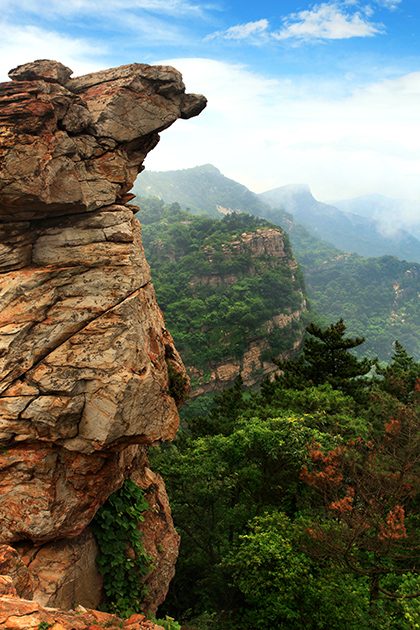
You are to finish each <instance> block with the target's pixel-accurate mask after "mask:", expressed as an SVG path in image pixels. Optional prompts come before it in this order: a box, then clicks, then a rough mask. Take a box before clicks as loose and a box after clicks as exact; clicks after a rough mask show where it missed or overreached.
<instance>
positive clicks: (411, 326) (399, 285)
mask: <svg viewBox="0 0 420 630" xmlns="http://www.w3.org/2000/svg"><path fill="white" fill-rule="evenodd" d="M305 277H306V283H307V287H308V291H309V294H310V296H311V299H312V302H313V305H314V308H315V309H316V311H317V312H318V313H319V314H320V315H322V316H323V317H324V318H326V319H327V320H329V321H334V320H336V319H337V318H339V317H343V319H344V320H345V321H346V325H347V328H348V331H349V332H350V334H352V335H357V336H363V337H365V338H366V344H365V346H364V348H363V352H364V354H365V355H367V356H369V357H370V358H373V357H375V356H378V357H379V359H380V360H381V361H389V359H390V356H391V353H392V341H394V340H395V339H399V340H400V342H401V343H402V345H403V346H404V347H405V348H407V350H408V352H410V354H412V355H414V357H415V358H416V359H417V360H419V359H420V301H419V294H420V265H418V264H416V263H407V262H404V261H401V260H398V258H395V257H393V256H383V257H381V258H367V259H366V258H362V257H361V256H356V255H352V256H343V257H339V258H337V259H336V260H332V261H329V262H327V263H325V264H323V265H320V266H318V267H312V268H310V269H306V271H305Z"/></svg>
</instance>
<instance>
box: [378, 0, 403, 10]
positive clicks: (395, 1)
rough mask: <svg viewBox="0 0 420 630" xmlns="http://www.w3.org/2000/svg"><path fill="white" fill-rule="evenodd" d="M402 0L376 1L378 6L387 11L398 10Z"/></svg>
mask: <svg viewBox="0 0 420 630" xmlns="http://www.w3.org/2000/svg"><path fill="white" fill-rule="evenodd" d="M401 2H402V0H376V4H378V5H379V6H380V7H384V8H385V9H391V10H392V9H396V8H397V7H398V6H399V5H400V3H401Z"/></svg>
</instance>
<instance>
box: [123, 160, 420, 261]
mask: <svg viewBox="0 0 420 630" xmlns="http://www.w3.org/2000/svg"><path fill="white" fill-rule="evenodd" d="M133 191H134V193H135V194H136V195H138V196H145V195H146V196H157V197H159V198H160V199H163V200H164V201H165V202H166V203H174V202H178V203H179V204H180V205H181V206H182V207H183V208H184V209H188V208H189V209H190V210H191V211H192V212H193V213H194V214H206V215H207V216H212V217H219V218H220V217H221V216H222V215H223V214H224V213H226V212H227V211H240V212H247V213H249V214H255V215H257V216H260V217H264V218H266V219H268V220H269V221H271V222H272V223H274V224H275V225H280V226H282V227H284V228H285V229H287V228H286V226H285V225H284V215H285V213H286V214H287V213H289V217H290V218H292V220H295V221H296V222H298V223H301V224H302V225H304V226H305V227H306V228H307V230H309V232H311V234H312V235H313V236H315V237H318V238H319V239H321V240H323V241H327V242H328V243H330V244H331V245H332V246H334V247H337V248H339V249H343V250H344V251H346V252H348V253H353V252H355V253H358V254H360V255H362V256H383V255H392V256H398V257H399V258H400V259H401V260H407V261H410V262H413V261H414V262H419V263H420V241H419V240H418V239H417V238H415V237H414V236H413V235H412V234H409V233H408V232H407V231H404V230H402V229H400V227H404V226H401V225H400V222H399V221H398V222H395V221H394V222H393V229H392V232H389V231H387V230H386V229H385V230H384V226H383V224H382V223H381V222H380V221H376V220H375V218H374V217H372V216H370V217H366V216H359V215H357V213H352V212H343V211H342V210H340V209H338V208H336V207H334V206H331V205H328V204H325V203H321V202H319V201H317V200H316V199H314V197H313V195H312V194H311V191H310V190H309V188H308V186H305V185H300V184H299V185H289V186H283V187H281V188H276V189H274V190H271V191H267V192H265V193H261V194H259V195H256V194H255V193H253V192H251V191H250V190H248V189H247V188H246V187H245V186H242V185H241V184H238V182H235V181H233V180H232V179H229V178H228V177H225V176H224V175H222V173H221V172H220V171H219V170H218V169H217V168H215V167H214V166H212V165H211V164H205V165H204V166H197V167H195V168H190V169H184V170H179V171H164V172H152V171H145V172H143V173H141V175H140V176H139V177H138V178H137V180H136V183H135V185H134V189H133ZM292 245H293V243H292Z"/></svg>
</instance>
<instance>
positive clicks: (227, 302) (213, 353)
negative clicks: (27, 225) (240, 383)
mask: <svg viewBox="0 0 420 630" xmlns="http://www.w3.org/2000/svg"><path fill="white" fill-rule="evenodd" d="M137 216H138V218H139V220H140V222H141V224H142V235H143V244H144V248H145V252H146V256H147V260H148V262H149V263H150V265H151V268H152V279H153V283H154V285H155V288H156V293H157V298H158V302H159V305H160V307H161V308H162V310H163V312H164V315H165V320H166V325H167V326H168V329H169V330H170V331H171V334H172V335H173V337H174V340H175V343H176V346H177V349H178V350H179V352H180V353H181V355H182V358H183V360H184V362H185V363H186V364H187V365H188V366H194V367H196V368H197V367H200V368H203V367H204V368H207V369H209V366H210V365H211V363H212V362H219V361H221V360H223V359H225V358H227V357H237V358H241V357H242V356H243V354H244V351H245V349H246V348H247V346H248V345H249V343H250V340H252V339H255V338H256V337H258V336H261V335H263V336H265V337H266V338H267V339H268V343H269V349H268V350H267V358H269V356H270V355H275V356H276V355H278V354H280V353H281V352H283V351H285V350H289V349H290V348H291V347H292V345H293V342H294V341H295V340H296V339H297V338H298V336H299V335H300V334H301V331H302V327H303V324H302V323H300V322H293V324H292V325H291V326H290V327H288V328H286V329H284V330H282V331H281V334H279V332H278V331H277V330H276V329H274V330H272V331H269V330H268V326H267V322H268V321H270V320H271V319H272V318H273V316H275V315H279V314H280V313H284V312H287V313H288V312H292V311H296V310H300V309H302V308H303V306H302V303H303V292H304V290H305V288H304V280H303V274H302V272H301V271H300V270H299V269H298V270H295V271H292V269H291V268H290V266H289V264H288V263H289V260H290V258H289V259H286V260H285V261H282V260H281V259H279V258H276V257H274V256H268V255H259V256H255V255H253V253H252V251H251V250H250V249H249V248H248V249H247V247H246V246H242V242H241V235H242V234H243V233H244V232H246V233H252V232H255V231H256V230H265V229H269V228H273V227H275V226H273V225H271V224H270V223H268V222H267V221H265V220H264V219H259V218H258V217H254V216H250V215H246V214H230V215H227V216H226V217H225V218H223V219H222V220H216V219H210V218H208V217H198V216H194V215H192V214H190V213H188V212H186V211H184V210H181V208H180V206H179V204H176V203H174V204H172V205H171V206H167V205H165V204H164V203H163V202H162V201H160V200H159V199H156V198H144V199H142V200H141V210H140V212H139V213H138V215H137ZM276 229H279V228H276ZM282 235H283V238H284V244H285V251H286V253H287V255H288V256H291V249H290V244H289V240H288V237H287V235H286V234H284V233H283V232H282Z"/></svg>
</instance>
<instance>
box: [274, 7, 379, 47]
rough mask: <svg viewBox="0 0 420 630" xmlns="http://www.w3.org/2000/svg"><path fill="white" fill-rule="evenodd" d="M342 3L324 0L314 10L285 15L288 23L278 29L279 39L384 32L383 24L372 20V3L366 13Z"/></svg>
mask: <svg viewBox="0 0 420 630" xmlns="http://www.w3.org/2000/svg"><path fill="white" fill-rule="evenodd" d="M340 5H341V3H340V4H339V3H337V2H332V3H329V2H323V3H322V4H318V5H315V6H314V7H313V9H312V10H310V11H300V12H299V13H293V14H291V15H289V16H288V17H287V18H285V21H284V26H283V28H282V29H280V30H279V31H278V32H277V33H272V35H273V37H275V38H276V39H279V40H281V39H290V38H294V39H300V40H313V39H315V40H320V39H348V38H350V37H371V36H372V35H377V34H378V33H382V32H383V27H382V26H381V25H378V24H374V23H373V22H369V21H368V19H367V17H369V15H371V9H370V7H369V6H368V7H366V9H367V10H365V11H364V12H363V13H364V14H363V13H362V12H361V11H356V12H355V13H349V12H348V11H344V10H343V8H342V6H340Z"/></svg>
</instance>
